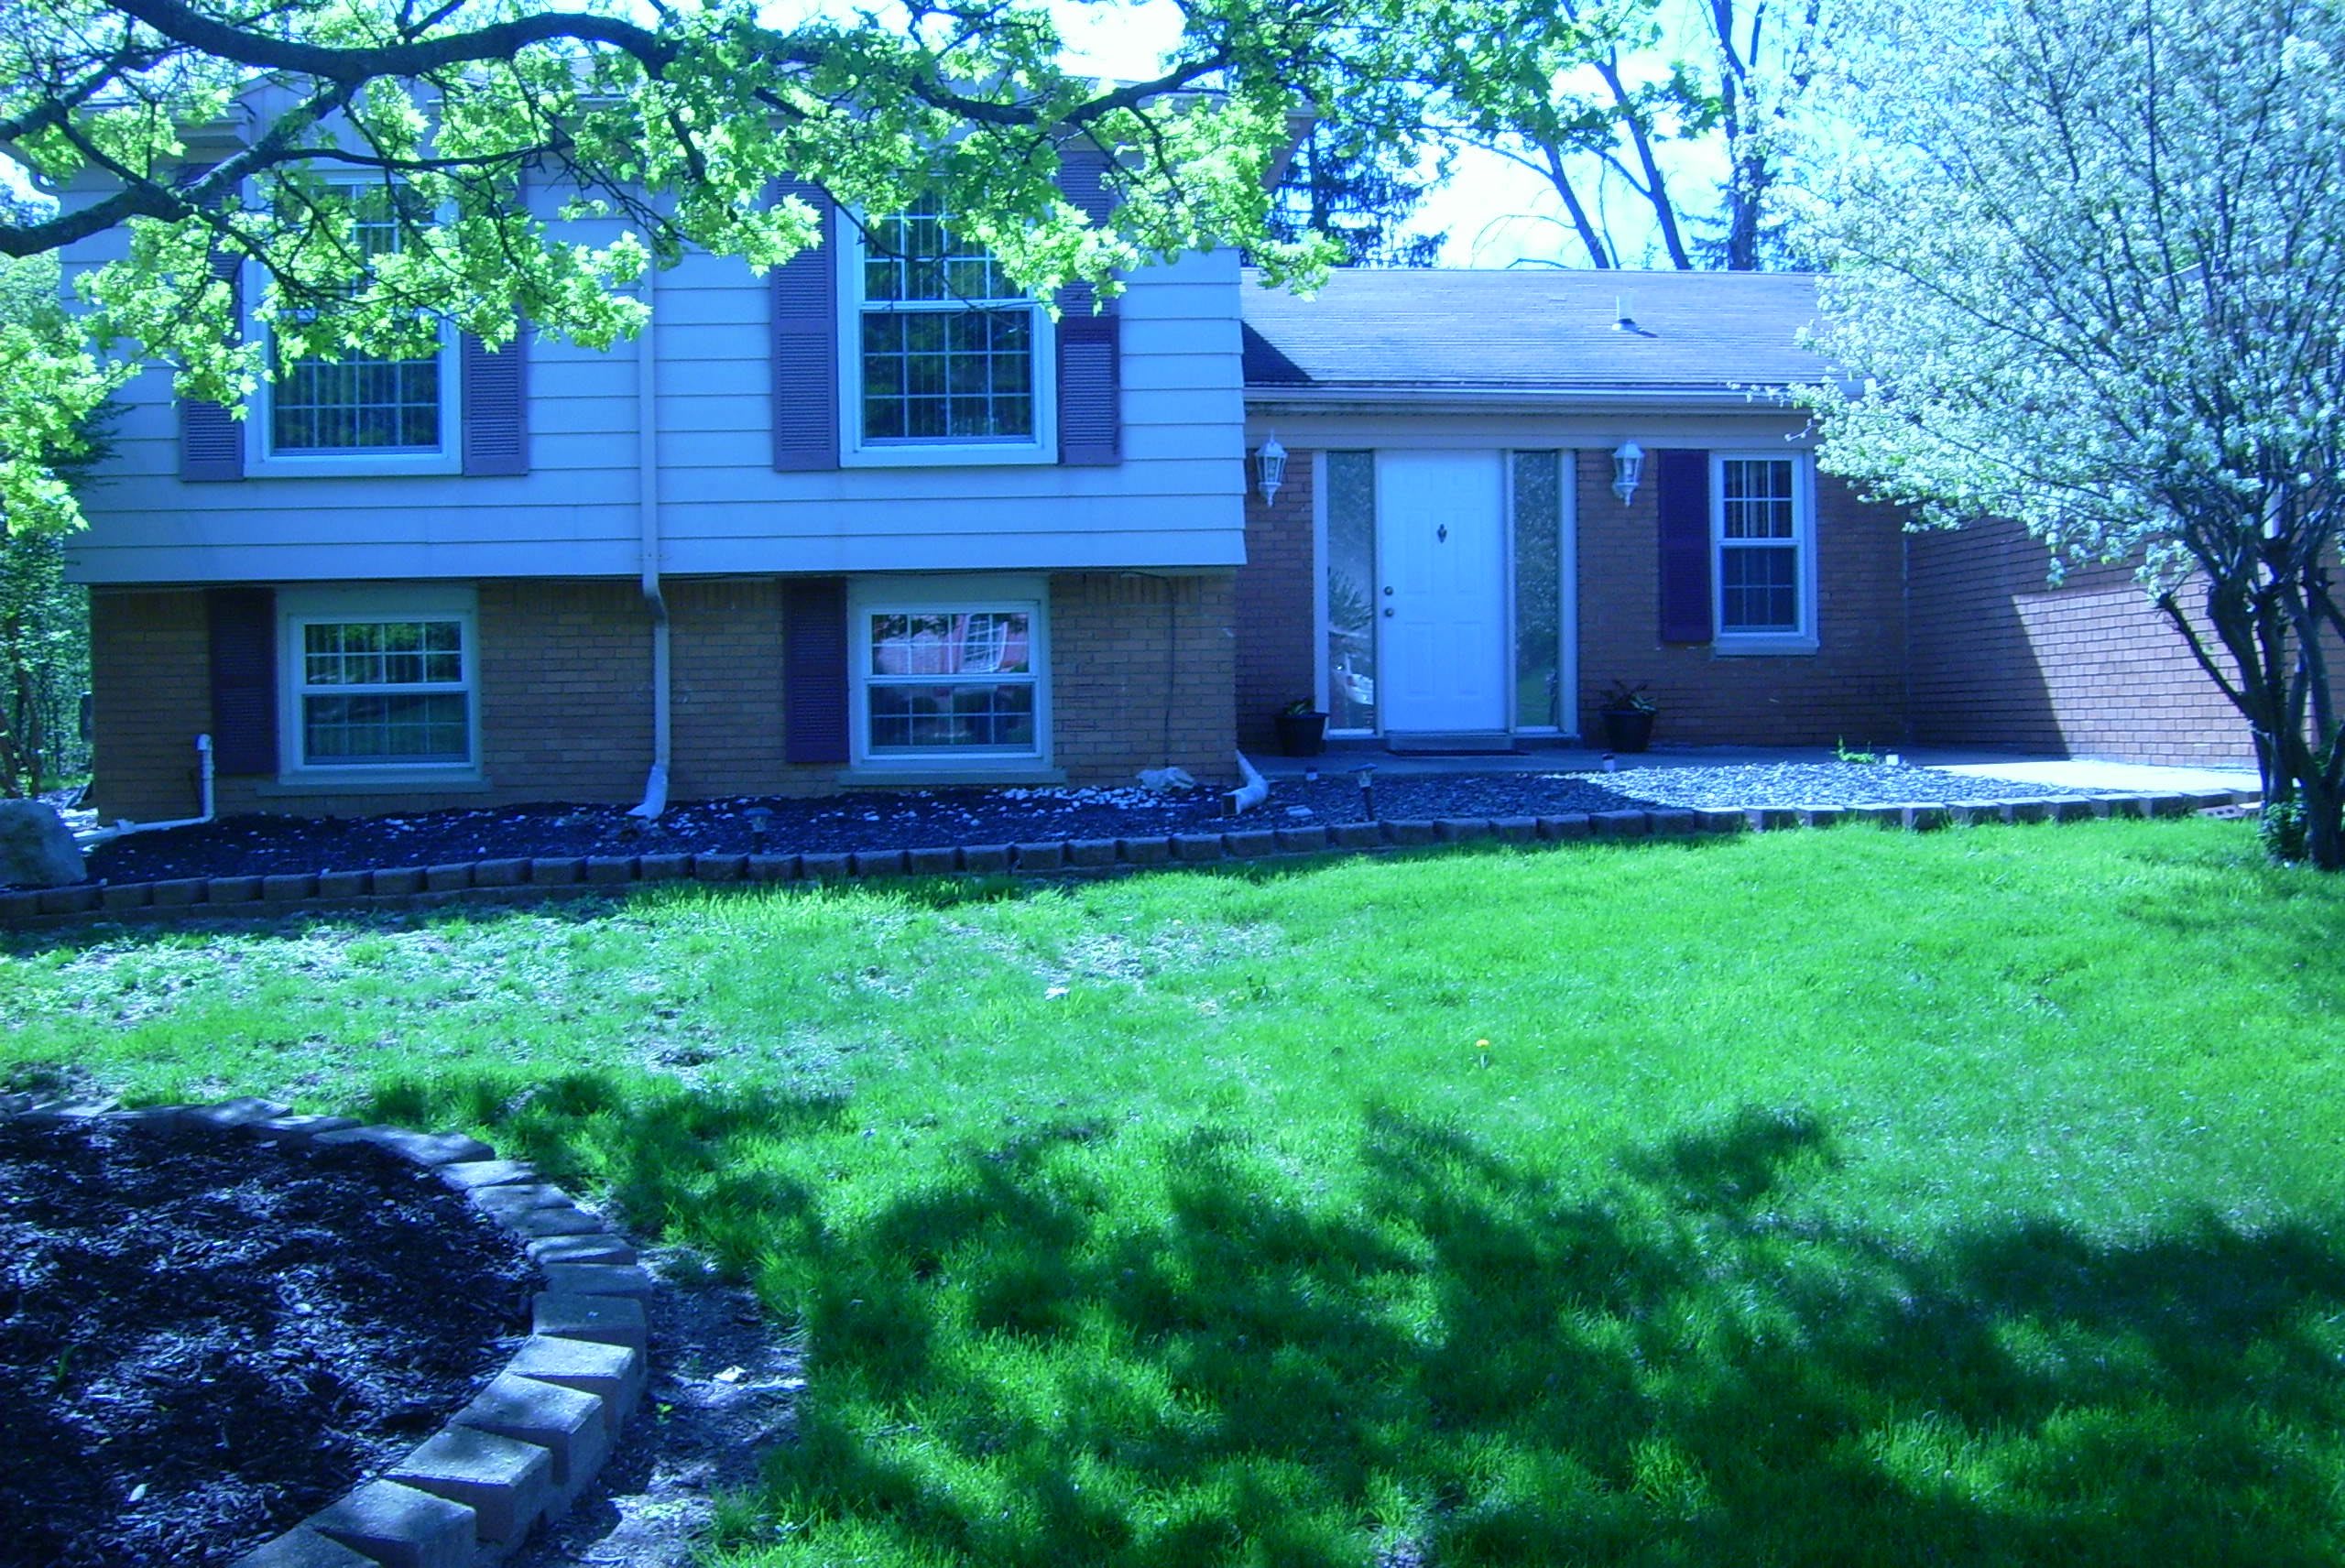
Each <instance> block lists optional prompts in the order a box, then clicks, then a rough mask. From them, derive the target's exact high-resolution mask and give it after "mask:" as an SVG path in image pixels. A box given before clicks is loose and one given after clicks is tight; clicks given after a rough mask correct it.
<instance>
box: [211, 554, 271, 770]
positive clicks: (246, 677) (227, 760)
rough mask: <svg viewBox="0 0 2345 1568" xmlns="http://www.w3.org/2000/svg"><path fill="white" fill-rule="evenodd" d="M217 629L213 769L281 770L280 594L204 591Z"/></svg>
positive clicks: (249, 590)
mask: <svg viewBox="0 0 2345 1568" xmlns="http://www.w3.org/2000/svg"><path fill="white" fill-rule="evenodd" d="M203 597H204V608H205V611H206V617H205V618H206V619H207V620H208V621H209V622H210V624H211V630H212V766H213V768H214V769H215V770H216V771H218V772H221V773H274V772H276V771H277V593H276V590H274V589H270V588H210V589H206V590H205V591H204V595H203Z"/></svg>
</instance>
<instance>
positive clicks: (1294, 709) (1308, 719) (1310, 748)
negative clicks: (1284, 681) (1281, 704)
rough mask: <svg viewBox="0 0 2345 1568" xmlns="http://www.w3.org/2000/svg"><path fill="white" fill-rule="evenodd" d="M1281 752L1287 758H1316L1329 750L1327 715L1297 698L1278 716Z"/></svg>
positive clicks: (1307, 700) (1306, 701)
mask: <svg viewBox="0 0 2345 1568" xmlns="http://www.w3.org/2000/svg"><path fill="white" fill-rule="evenodd" d="M1278 726H1279V751H1280V752H1281V753H1282V755H1284V756H1287V757H1316V756H1318V755H1319V754H1320V753H1321V752H1323V751H1325V750H1326V749H1327V715H1326V714H1325V713H1323V712H1321V711H1320V710H1319V709H1317V708H1314V707H1313V706H1312V705H1311V699H1310V698H1308V697H1297V698H1296V699H1295V700H1294V701H1293V702H1289V703H1288V704H1287V705H1286V708H1285V710H1284V711H1283V712H1282V713H1279V714H1278Z"/></svg>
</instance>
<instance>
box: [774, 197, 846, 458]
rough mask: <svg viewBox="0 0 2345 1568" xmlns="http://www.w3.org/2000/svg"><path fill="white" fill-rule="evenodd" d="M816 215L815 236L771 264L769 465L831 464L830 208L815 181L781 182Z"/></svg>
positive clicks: (834, 428)
mask: <svg viewBox="0 0 2345 1568" xmlns="http://www.w3.org/2000/svg"><path fill="white" fill-rule="evenodd" d="M778 194H779V195H780V196H795V197H798V198H799V199H800V200H801V201H805V202H806V203H807V204H808V205H810V206H812V207H813V209H814V210H815V211H816V212H820V213H821V214H822V215H823V243H822V244H821V245H817V246H814V247H813V248H812V249H809V250H802V251H800V252H799V253H798V254H797V255H796V256H791V258H790V259H789V260H788V261H787V262H785V263H783V264H782V265H781V266H780V267H775V268H774V269H773V272H772V274H771V279H772V281H771V294H772V298H773V345H772V346H773V465H774V467H775V468H777V469H779V470H780V471H781V472H783V473H786V474H787V473H802V472H805V471H808V470H813V469H823V468H836V467H837V466H838V465H839V315H838V230H839V221H838V208H837V206H836V205H835V204H834V203H833V201H831V199H830V196H829V195H828V193H826V192H825V191H823V188H822V187H821V186H819V185H813V184H810V183H807V182H805V181H802V180H799V181H791V182H789V183H785V184H784V185H782V186H781V187H780V191H779V192H778Z"/></svg>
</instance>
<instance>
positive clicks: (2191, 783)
mask: <svg viewBox="0 0 2345 1568" xmlns="http://www.w3.org/2000/svg"><path fill="white" fill-rule="evenodd" d="M1247 755H1248V757H1249V760H1250V761H1251V762H1252V763H1253V764H1254V766H1255V767H1257V768H1260V769H1261V771H1262V775H1263V777H1264V778H1266V779H1300V778H1303V777H1304V776H1305V775H1307V774H1309V773H1311V772H1313V771H1314V770H1315V771H1317V772H1320V773H1323V774H1328V775H1334V774H1339V773H1348V772H1350V771H1352V770H1353V769H1354V768H1361V767H1367V766H1373V767H1374V768H1375V769H1376V772H1377V776H1378V777H1379V778H1382V779H1412V778H1420V777H1428V776H1438V775H1441V774H1477V773H1480V774H1489V773H1599V772H1602V771H1603V768H1604V756H1605V754H1604V752H1602V751H1601V750H1599V749H1598V748H1595V747H1590V746H1528V747H1526V749H1524V750H1522V751H1515V752H1498V753H1491V754H1488V755H1470V756H1457V757H1423V756H1396V755H1394V754H1393V753H1391V752H1389V751H1386V750H1384V749H1383V747H1381V746H1373V745H1362V744H1358V743H1345V742H1341V741H1338V742H1334V743H1331V744H1330V745H1329V746H1328V748H1327V751H1326V753H1325V755H1324V756H1320V757H1279V756H1276V755H1269V754H1264V753H1261V752H1249V753H1248V754H1247ZM1890 757H1896V758H1897V759H1898V760H1899V761H1901V762H1903V763H1904V764H1905V765H1906V766H1907V767H1910V768H1936V769H1938V770H1940V771H1942V772H1946V773H1958V774H1962V775H1965V776H1967V777H1969V778H1976V779H2011V780H2012V781H2013V782H2015V783H2023V784H2056V785H2065V786H2066V787H2067V788H2069V789H2109V790H2126V791H2150V792H2156V791H2160V790H2191V789H2254V788H2255V787H2256V785H2257V783H2258V780H2257V779H2256V776H2255V768H2253V766H2252V765H2245V764H2243V765H2241V766H2240V767H2237V768H2209V767H2203V766H2198V765H2192V766H2187V767H2185V766H2175V767H2162V766H2154V765H2151V764H2147V763H2140V762H2108V761H2101V760H2098V759H2096V758H2092V757H2032V756H2027V755H2024V754H2021V753H2014V752H1994V751H1980V750H1975V749H1971V750H1965V749H1960V748H1957V747H1951V746H1917V747H1915V748H1914V749H1912V750H1909V751H1903V752H1889V753H1884V754H1882V760H1883V761H1887V760H1889V758H1890ZM1837 760H1838V756H1837V754H1836V753H1835V752H1834V751H1833V749H1832V748H1831V747H1830V746H1655V747H1654V748H1653V749H1652V750H1651V751H1648V752H1644V753H1641V754H1640V755H1637V756H1630V757H1620V758H1619V759H1618V761H1619V765H1620V768H1623V769H1628V768H1776V767H1781V766H1783V765H1785V764H1801V765H1810V766H1813V765H1823V764H1829V763H1832V762H1835V761H1837Z"/></svg>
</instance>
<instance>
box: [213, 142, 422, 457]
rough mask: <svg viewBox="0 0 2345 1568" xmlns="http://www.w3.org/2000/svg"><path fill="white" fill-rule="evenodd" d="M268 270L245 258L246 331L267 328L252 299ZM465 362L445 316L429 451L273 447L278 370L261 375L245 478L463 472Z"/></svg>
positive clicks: (248, 432) (250, 416)
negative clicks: (434, 439)
mask: <svg viewBox="0 0 2345 1568" xmlns="http://www.w3.org/2000/svg"><path fill="white" fill-rule="evenodd" d="M332 182H333V183H337V184H342V185H361V184H368V183H371V182H372V181H371V180H365V179H357V178H350V179H342V180H333V181H332ZM267 282H268V275H267V273H266V272H265V271H264V270H263V269H262V267H261V265H260V263H258V262H257V261H249V260H248V261H246V262H245V264H244V272H243V276H242V279H241V288H242V290H243V299H244V301H245V306H244V321H243V323H242V324H243V327H244V331H245V337H246V338H247V339H248V340H249V339H251V338H252V337H253V336H255V334H257V333H263V332H267V328H266V327H265V326H263V325H262V323H260V322H259V321H256V320H255V319H254V315H253V305H254V302H255V301H256V300H258V299H260V297H261V293H262V290H263V289H265V288H266V287H267ZM270 350H271V353H270V357H271V365H270V369H271V371H272V372H274V371H275V369H276V365H275V364H274V360H275V352H274V345H273V344H272V345H270ZM276 397H277V382H276V380H275V378H274V376H273V375H272V376H264V377H262V378H261V381H260V384H259V386H257V387H255V388H254V389H253V396H252V398H251V405H250V407H249V408H247V409H246V410H245V477H246V478H254V477H261V478H269V477H277V478H289V479H290V478H330V477H333V476H334V475H338V474H356V475H364V476H369V477H375V476H385V475H393V474H461V473H462V472H464V365H463V363H462V356H461V355H460V354H458V353H457V333H456V328H455V323H453V321H449V320H448V319H447V318H446V317H444V316H443V317H442V318H441V321H440V444H439V446H438V447H437V448H435V449H433V450H431V451H428V452H424V451H401V452H386V451H383V450H381V449H379V448H371V447H352V448H351V449H349V450H348V451H346V452H275V451H272V450H271V449H270V446H269V441H268V438H269V430H270V429H271V428H272V427H273V426H274V424H275V423H276V420H275V419H274V418H273V415H274V412H275V405H276Z"/></svg>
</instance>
